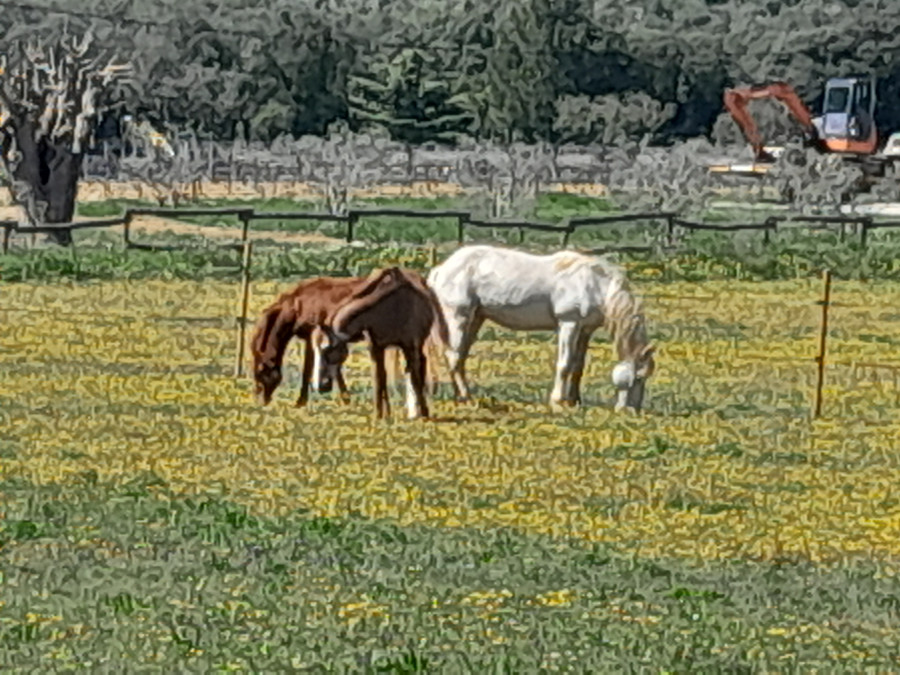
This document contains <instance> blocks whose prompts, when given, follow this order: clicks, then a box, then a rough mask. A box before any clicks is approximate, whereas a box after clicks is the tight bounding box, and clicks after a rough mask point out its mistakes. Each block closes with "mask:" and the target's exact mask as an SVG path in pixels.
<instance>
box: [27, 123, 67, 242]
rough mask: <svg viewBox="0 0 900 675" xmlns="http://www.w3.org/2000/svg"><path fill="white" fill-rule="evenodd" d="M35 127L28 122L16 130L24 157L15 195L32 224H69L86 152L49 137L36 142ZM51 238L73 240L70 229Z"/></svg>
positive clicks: (60, 231) (60, 240) (52, 234)
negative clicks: (80, 151)
mask: <svg viewBox="0 0 900 675" xmlns="http://www.w3.org/2000/svg"><path fill="white" fill-rule="evenodd" d="M33 127H34V125H33V124H32V123H30V122H25V123H23V124H20V125H19V126H18V128H16V130H15V140H16V146H17V149H18V151H19V153H20V160H19V162H18V163H17V165H16V167H15V168H14V169H13V175H12V178H13V180H12V187H13V195H14V197H15V200H16V201H17V202H19V203H20V204H21V205H22V206H23V208H24V210H25V215H26V216H27V218H28V221H29V224H30V225H32V226H35V225H44V224H53V223H69V222H71V221H72V217H73V216H74V214H75V197H76V195H77V192H78V176H79V173H80V171H81V162H82V155H81V154H80V153H78V154H76V153H74V152H72V150H71V148H67V147H64V146H61V145H55V144H52V143H50V142H49V141H48V140H47V139H46V138H42V139H40V140H38V141H35V140H34V136H35V132H34V128H33ZM50 237H51V239H52V240H53V241H54V242H56V243H57V244H60V245H62V246H68V245H70V244H71V243H72V234H71V232H70V231H69V230H62V229H61V230H59V231H58V232H53V233H51V234H50Z"/></svg>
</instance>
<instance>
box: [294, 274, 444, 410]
mask: <svg viewBox="0 0 900 675" xmlns="http://www.w3.org/2000/svg"><path fill="white" fill-rule="evenodd" d="M363 337H368V341H369V352H370V354H371V357H372V363H373V366H374V369H373V378H374V383H375V392H374V396H375V417H376V418H381V417H384V416H385V415H387V414H389V413H390V403H389V402H388V393H387V374H386V372H385V367H384V352H385V349H386V348H387V347H399V348H400V350H401V351H402V352H403V356H404V358H405V360H406V374H407V380H406V384H407V388H406V406H407V415H408V417H409V418H410V419H415V418H417V417H428V416H429V413H428V404H427V402H426V400H425V380H426V372H427V363H428V359H427V358H426V356H425V348H426V343H429V342H431V343H434V342H437V343H438V344H440V345H443V344H446V342H447V324H446V322H445V321H444V315H443V312H442V311H441V308H440V305H439V304H438V302H437V298H436V297H435V296H434V294H433V293H432V292H431V289H430V288H429V287H428V284H427V283H426V282H425V279H423V278H422V277H421V276H420V275H419V274H416V273H415V272H412V271H409V270H401V269H400V268H398V267H391V268H388V269H385V270H381V271H378V272H373V273H372V274H371V275H370V276H369V280H368V281H367V283H366V284H365V285H363V286H361V287H359V288H357V290H356V291H354V292H353V294H352V295H350V296H349V297H347V298H346V299H344V300H343V301H342V302H341V303H340V306H338V307H337V308H336V309H335V310H334V311H333V312H332V313H331V314H330V315H329V317H328V320H327V321H325V322H323V323H322V325H321V326H320V327H319V328H317V329H316V330H315V331H314V333H313V338H312V343H313V349H314V350H315V357H316V361H317V363H316V367H315V374H314V375H313V377H314V378H315V387H316V389H317V390H318V391H320V392H327V391H330V390H331V387H332V382H333V381H334V380H335V379H336V378H337V377H338V375H339V374H340V367H341V365H342V364H343V363H344V361H345V360H346V359H347V355H348V353H349V352H348V343H350V342H357V341H359V340H361V339H362V338H363Z"/></svg>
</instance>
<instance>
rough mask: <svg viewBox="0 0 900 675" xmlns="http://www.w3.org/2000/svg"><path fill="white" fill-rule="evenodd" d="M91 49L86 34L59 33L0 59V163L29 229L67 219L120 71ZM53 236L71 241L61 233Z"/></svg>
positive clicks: (22, 45) (18, 46)
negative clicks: (107, 92)
mask: <svg viewBox="0 0 900 675" xmlns="http://www.w3.org/2000/svg"><path fill="white" fill-rule="evenodd" d="M92 46H93V40H92V38H91V35H90V33H86V34H85V35H84V36H82V37H81V38H75V37H72V36H68V35H64V36H62V37H60V38H58V39H57V40H55V41H54V42H52V43H44V44H39V43H36V42H34V41H32V42H29V43H18V44H16V45H14V46H13V48H12V49H10V50H8V51H7V52H6V53H5V54H4V55H3V56H2V57H0V159H2V166H3V170H4V171H3V173H4V177H5V180H6V182H7V184H8V187H9V190H10V193H11V195H12V198H13V200H14V201H15V202H16V203H17V204H19V205H21V206H22V208H23V210H24V211H25V216H26V218H27V221H28V223H29V225H32V226H34V225H44V224H52V223H65V222H70V221H71V220H72V216H73V214H74V212H75V197H76V193H77V188H78V177H79V173H80V170H81V162H82V157H83V156H84V152H85V150H86V148H87V145H88V143H89V142H90V138H91V135H92V131H93V125H94V122H95V119H96V117H97V114H98V112H99V101H100V96H101V94H102V92H103V89H104V88H105V87H106V86H108V85H109V84H110V83H111V82H112V80H113V78H114V77H116V76H117V75H118V74H120V73H122V72H123V71H124V70H126V69H127V66H121V65H114V64H112V62H111V60H110V58H109V55H108V54H104V53H102V52H100V51H99V50H97V49H93V48H92ZM52 238H53V240H54V241H56V242H57V243H59V244H62V245H68V244H70V243H71V235H70V233H69V232H68V231H66V230H59V231H58V232H54V233H53V236H52Z"/></svg>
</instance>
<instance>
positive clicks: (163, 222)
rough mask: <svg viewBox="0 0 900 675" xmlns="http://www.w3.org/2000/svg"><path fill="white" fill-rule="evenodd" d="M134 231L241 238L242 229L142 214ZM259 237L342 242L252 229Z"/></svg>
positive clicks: (254, 237) (288, 241)
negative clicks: (196, 223) (194, 223)
mask: <svg viewBox="0 0 900 675" xmlns="http://www.w3.org/2000/svg"><path fill="white" fill-rule="evenodd" d="M131 231H132V233H139V232H143V233H145V234H160V233H164V232H169V233H171V234H187V235H192V236H196V237H206V238H208V239H231V240H235V239H240V238H241V229H240V228H238V227H219V226H211V225H193V224H191V223H182V222H181V221H178V220H170V219H169V218H157V217H150V216H141V217H140V218H135V219H134V221H133V222H132V223H131ZM259 239H263V240H268V241H275V242H278V243H282V244H309V243H317V244H340V243H342V240H341V239H335V238H334V237H327V236H325V235H324V234H320V233H318V232H277V231H272V230H252V229H251V230H250V240H251V241H256V240H259Z"/></svg>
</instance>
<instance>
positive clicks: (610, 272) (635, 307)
mask: <svg viewBox="0 0 900 675" xmlns="http://www.w3.org/2000/svg"><path fill="white" fill-rule="evenodd" d="M585 257H586V258H589V260H590V265H591V268H592V269H593V270H595V271H596V272H599V273H601V274H602V275H604V276H606V277H607V278H608V279H609V287H608V289H607V292H606V303H605V306H606V321H607V330H609V332H610V335H611V336H612V339H613V344H614V345H615V348H616V353H617V354H618V356H619V358H627V357H629V356H631V355H632V354H633V353H634V351H635V349H636V348H638V347H642V346H643V345H645V344H647V329H646V321H645V319H644V308H643V303H642V302H641V299H640V298H639V297H638V296H636V295H635V294H634V292H633V291H632V289H631V284H630V283H629V282H628V277H627V276H626V274H625V269H624V268H623V267H622V266H621V265H619V264H617V263H615V262H613V261H612V260H610V259H609V258H605V257H601V256H585Z"/></svg>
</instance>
